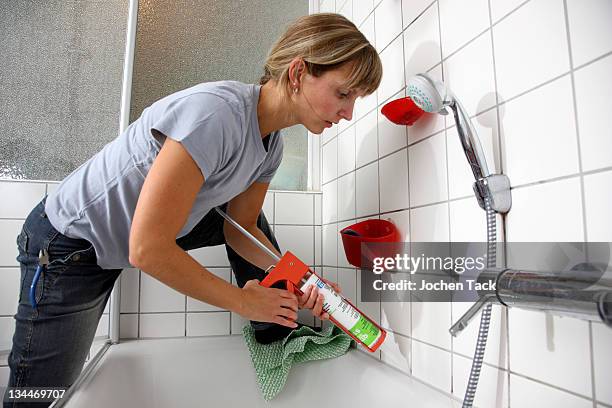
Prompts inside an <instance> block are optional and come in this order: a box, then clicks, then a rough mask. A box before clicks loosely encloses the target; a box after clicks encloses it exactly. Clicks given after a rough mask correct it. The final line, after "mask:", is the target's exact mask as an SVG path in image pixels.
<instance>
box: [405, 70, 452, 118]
mask: <svg viewBox="0 0 612 408" xmlns="http://www.w3.org/2000/svg"><path fill="white" fill-rule="evenodd" d="M408 96H409V97H410V99H412V100H413V101H414V103H415V104H416V105H417V106H418V107H419V108H421V109H422V110H424V111H425V112H430V113H436V112H438V113H442V114H446V113H447V112H446V110H445V109H444V108H445V107H446V106H448V105H449V104H450V103H451V101H450V100H447V98H448V96H449V95H448V91H447V89H446V86H444V84H443V83H441V82H440V81H436V80H435V79H433V78H431V77H430V76H429V75H427V74H417V75H415V76H413V77H412V78H410V79H409V80H408Z"/></svg>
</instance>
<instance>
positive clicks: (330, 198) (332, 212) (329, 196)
mask: <svg viewBox="0 0 612 408" xmlns="http://www.w3.org/2000/svg"><path fill="white" fill-rule="evenodd" d="M321 191H322V193H323V214H322V215H323V224H327V223H330V222H335V221H337V220H338V181H337V180H334V181H331V182H329V183H327V184H324V185H323V186H322V187H321Z"/></svg>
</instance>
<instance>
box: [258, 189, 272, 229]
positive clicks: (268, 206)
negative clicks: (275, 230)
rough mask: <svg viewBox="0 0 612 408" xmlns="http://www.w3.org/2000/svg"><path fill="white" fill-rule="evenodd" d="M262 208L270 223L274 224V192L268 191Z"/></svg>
mask: <svg viewBox="0 0 612 408" xmlns="http://www.w3.org/2000/svg"><path fill="white" fill-rule="evenodd" d="M261 209H262V211H263V212H264V214H265V216H266V219H267V220H268V223H270V224H274V193H272V192H267V193H266V197H265V198H264V202H263V205H262V206H261Z"/></svg>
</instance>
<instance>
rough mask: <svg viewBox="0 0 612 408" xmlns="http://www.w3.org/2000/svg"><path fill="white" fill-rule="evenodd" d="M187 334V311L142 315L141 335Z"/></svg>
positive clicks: (172, 335)
mask: <svg viewBox="0 0 612 408" xmlns="http://www.w3.org/2000/svg"><path fill="white" fill-rule="evenodd" d="M184 335H185V313H162V314H141V315H140V337H141V338H146V337H180V336H184Z"/></svg>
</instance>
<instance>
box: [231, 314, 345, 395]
mask: <svg viewBox="0 0 612 408" xmlns="http://www.w3.org/2000/svg"><path fill="white" fill-rule="evenodd" d="M242 334H243V335H244V339H245V340H246V344H247V346H248V348H249V351H250V352H251V360H252V361H253V366H255V374H256V376H257V382H258V383H259V389H260V390H261V393H262V394H263V397H264V398H265V399H266V400H268V401H269V400H271V399H272V398H274V397H276V396H277V395H278V393H279V392H281V391H282V389H283V387H284V386H285V382H286V381H287V377H288V376H289V370H291V367H292V366H293V365H294V364H300V363H304V362H306V361H312V360H323V359H326V358H334V357H339V356H341V355H343V354H345V353H346V352H347V351H348V349H349V347H350V346H351V343H354V340H353V339H352V338H351V337H350V336H349V335H347V334H346V333H344V332H343V331H342V330H341V329H339V328H338V327H336V326H335V325H330V326H328V327H327V328H326V329H323V330H321V331H320V332H317V331H314V330H313V329H312V328H310V327H308V326H302V327H300V328H299V329H295V330H293V331H292V332H291V333H289V334H288V335H287V337H285V338H284V339H281V340H277V341H274V342H272V343H270V344H260V343H258V342H257V340H255V333H254V330H253V328H252V327H251V325H248V324H247V325H245V326H244V328H243V329H242Z"/></svg>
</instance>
